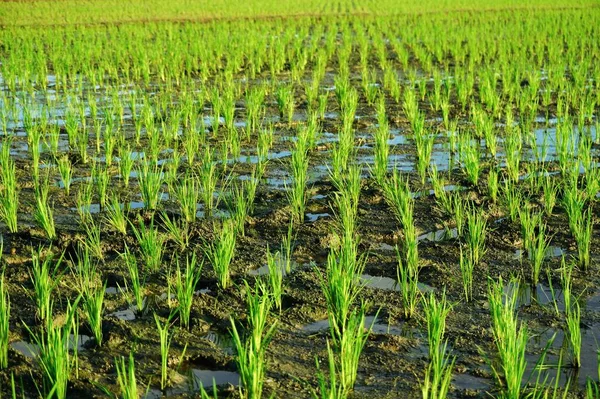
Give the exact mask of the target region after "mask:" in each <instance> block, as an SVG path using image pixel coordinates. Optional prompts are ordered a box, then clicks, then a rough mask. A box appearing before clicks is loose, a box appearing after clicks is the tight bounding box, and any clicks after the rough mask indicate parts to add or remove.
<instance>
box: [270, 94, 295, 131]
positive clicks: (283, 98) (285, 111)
mask: <svg viewBox="0 0 600 399" xmlns="http://www.w3.org/2000/svg"><path fill="white" fill-rule="evenodd" d="M275 97H276V99H277V107H278V108H279V116H280V118H281V119H283V118H284V117H285V119H286V120H287V122H288V125H289V126H291V124H292V119H293V116H294V107H295V104H294V89H293V87H292V85H281V86H279V87H278V88H277V90H276V91H275Z"/></svg>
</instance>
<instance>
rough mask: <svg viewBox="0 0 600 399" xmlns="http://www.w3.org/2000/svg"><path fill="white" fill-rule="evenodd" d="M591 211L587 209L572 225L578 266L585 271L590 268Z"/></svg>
mask: <svg viewBox="0 0 600 399" xmlns="http://www.w3.org/2000/svg"><path fill="white" fill-rule="evenodd" d="M592 228H593V225H592V211H591V209H588V210H587V211H585V212H584V213H583V215H581V217H579V218H578V219H577V221H576V222H575V224H574V234H573V235H574V236H575V242H576V243H577V254H578V259H579V266H580V267H581V268H582V269H583V270H587V269H588V268H589V266H590V249H591V243H592Z"/></svg>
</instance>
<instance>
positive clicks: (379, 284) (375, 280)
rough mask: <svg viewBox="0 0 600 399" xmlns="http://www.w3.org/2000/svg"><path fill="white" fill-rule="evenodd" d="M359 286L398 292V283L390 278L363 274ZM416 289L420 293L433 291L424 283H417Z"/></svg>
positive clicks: (433, 289)
mask: <svg viewBox="0 0 600 399" xmlns="http://www.w3.org/2000/svg"><path fill="white" fill-rule="evenodd" d="M360 282H361V284H364V286H365V287H368V288H375V289H379V290H388V291H400V287H399V286H398V282H397V281H396V280H395V279H393V278H390V277H381V276H371V275H369V274H363V275H361V276H360ZM417 287H418V288H419V291H421V292H422V293H428V292H433V291H435V288H433V287H432V286H430V285H427V284H425V283H417Z"/></svg>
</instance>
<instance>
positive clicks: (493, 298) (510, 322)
mask: <svg viewBox="0 0 600 399" xmlns="http://www.w3.org/2000/svg"><path fill="white" fill-rule="evenodd" d="M513 283H514V284H518V281H513ZM517 297H518V290H516V289H515V290H511V291H510V292H509V293H504V282H503V280H502V278H500V279H498V281H496V282H493V281H491V282H490V283H489V286H488V300H489V303H490V313H491V316H492V331H493V334H494V340H495V342H496V347H497V349H498V355H499V363H500V364H499V366H498V367H495V366H493V371H494V374H495V376H496V378H497V379H498V381H499V382H500V384H501V386H502V390H503V395H504V397H506V398H507V399H508V398H514V399H517V398H520V397H521V396H520V395H521V381H522V379H523V375H524V373H525V369H526V367H527V360H526V358H525V348H526V345H527V340H528V332H527V326H526V325H524V324H523V323H521V324H520V325H519V323H518V318H517V315H516V305H517Z"/></svg>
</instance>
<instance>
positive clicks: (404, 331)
mask: <svg viewBox="0 0 600 399" xmlns="http://www.w3.org/2000/svg"><path fill="white" fill-rule="evenodd" d="M365 328H366V329H368V328H371V333H373V334H388V335H395V336H399V337H405V338H412V337H413V336H414V334H415V329H414V328H413V327H409V326H405V325H404V324H402V325H400V326H394V325H390V324H386V323H383V322H380V321H379V320H378V319H377V318H376V317H375V316H366V317H365ZM327 330H329V320H328V319H325V320H319V321H315V322H314V323H310V324H307V325H305V326H304V327H302V331H303V332H305V333H307V334H309V335H310V334H316V333H319V332H322V331H327Z"/></svg>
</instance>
